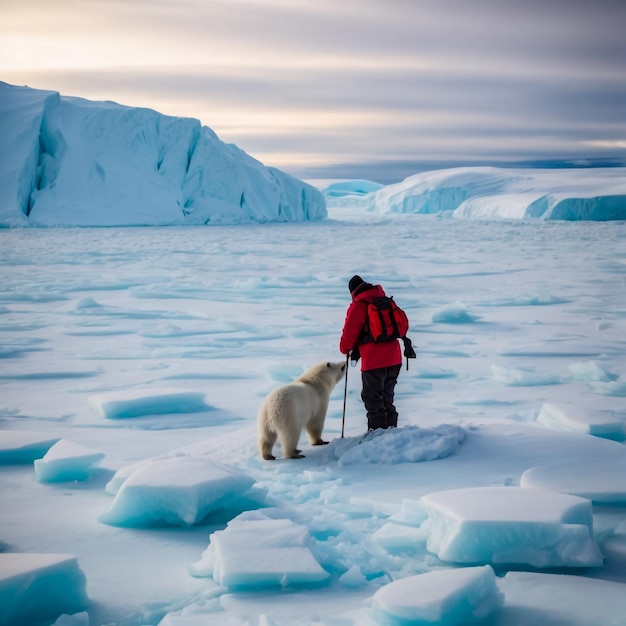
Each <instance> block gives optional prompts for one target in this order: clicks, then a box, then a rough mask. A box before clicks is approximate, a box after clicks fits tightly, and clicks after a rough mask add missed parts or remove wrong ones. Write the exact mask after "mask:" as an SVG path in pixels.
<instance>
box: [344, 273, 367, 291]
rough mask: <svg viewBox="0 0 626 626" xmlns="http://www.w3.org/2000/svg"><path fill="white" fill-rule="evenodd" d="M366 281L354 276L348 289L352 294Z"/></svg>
mask: <svg viewBox="0 0 626 626" xmlns="http://www.w3.org/2000/svg"><path fill="white" fill-rule="evenodd" d="M364 282H365V281H364V280H363V279H362V278H361V277H360V276H356V275H355V276H353V277H352V278H351V279H350V282H349V283H348V289H349V290H350V293H352V292H353V291H354V290H355V289H356V288H357V287H358V286H359V285H362V284H363V283H364Z"/></svg>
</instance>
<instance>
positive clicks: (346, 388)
mask: <svg viewBox="0 0 626 626" xmlns="http://www.w3.org/2000/svg"><path fill="white" fill-rule="evenodd" d="M349 360H350V353H349V352H348V354H346V384H345V386H344V388H343V414H342V416H341V438H342V439H343V429H344V426H345V424H346V398H347V397H348V366H349V365H350V363H349Z"/></svg>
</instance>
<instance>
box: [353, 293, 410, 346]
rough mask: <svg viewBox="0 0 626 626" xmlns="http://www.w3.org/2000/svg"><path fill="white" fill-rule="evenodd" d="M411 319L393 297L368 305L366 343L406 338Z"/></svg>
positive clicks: (377, 299)
mask: <svg viewBox="0 0 626 626" xmlns="http://www.w3.org/2000/svg"><path fill="white" fill-rule="evenodd" d="M408 330H409V319H408V318H407V316H406V313H405V312H404V311H403V310H402V309H401V308H400V307H399V306H398V305H397V304H396V303H395V302H394V300H393V297H391V296H380V297H379V298H376V299H375V300H373V301H372V302H369V303H368V305H367V327H366V334H365V336H364V338H363V341H364V342H367V341H373V342H374V343H380V342H383V341H393V340H394V339H401V338H403V337H406V334H407V332H408Z"/></svg>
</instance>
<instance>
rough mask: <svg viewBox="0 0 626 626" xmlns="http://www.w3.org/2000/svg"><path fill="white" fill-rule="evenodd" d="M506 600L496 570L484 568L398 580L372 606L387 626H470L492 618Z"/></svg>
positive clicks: (383, 588)
mask: <svg viewBox="0 0 626 626" xmlns="http://www.w3.org/2000/svg"><path fill="white" fill-rule="evenodd" d="M503 599H504V598H503V595H502V593H501V592H500V591H499V590H498V587H497V585H496V576H495V573H494V571H493V569H492V568H491V567H490V566H489V565H484V566H482V567H467V568H463V569H448V570H438V571H432V572H427V573H425V574H418V575H417V576H409V577H407V578H403V579H401V580H396V581H394V582H392V583H390V584H388V585H385V586H384V587H382V588H381V589H379V590H378V591H377V592H376V593H375V594H374V597H373V603H372V606H373V609H374V614H378V615H379V616H380V617H381V618H382V621H383V622H385V623H386V622H389V621H391V623H392V624H394V623H398V624H411V625H415V626H421V625H426V624H439V625H446V624H465V625H467V626H469V624H473V623H475V622H479V621H481V620H483V619H485V618H486V617H488V616H489V615H491V614H492V613H493V612H494V611H495V610H496V609H497V608H498V607H499V606H500V605H501V604H502V602H503ZM390 618H391V619H390Z"/></svg>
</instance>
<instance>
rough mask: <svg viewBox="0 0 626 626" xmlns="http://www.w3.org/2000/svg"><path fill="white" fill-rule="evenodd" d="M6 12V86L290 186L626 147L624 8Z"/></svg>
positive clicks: (380, 5) (192, 1)
mask: <svg viewBox="0 0 626 626" xmlns="http://www.w3.org/2000/svg"><path fill="white" fill-rule="evenodd" d="M2 4H3V7H2V14H3V18H6V19H3V21H2V22H1V23H0V37H1V38H2V40H3V48H4V49H5V50H6V51H7V52H8V54H6V55H4V56H3V59H2V60H0V70H1V71H2V78H3V79H4V80H7V81H9V82H13V83H15V84H29V85H31V86H33V87H40V88H47V89H54V90H57V91H60V92H61V93H63V94H64V95H80V96H83V97H87V98H92V99H110V100H116V101H118V102H121V103H123V104H128V105H132V106H147V107H152V108H155V109H157V110H159V111H162V112H164V113H167V114H171V115H180V116H190V117H196V118H198V119H200V120H201V121H202V123H203V124H206V125H208V126H210V127H211V128H213V129H214V130H215V131H216V132H217V133H218V134H219V135H220V136H221V137H222V139H224V140H226V141H230V142H233V143H237V144H238V145H240V147H242V148H243V149H245V150H247V151H249V152H251V153H252V154H253V155H254V156H256V157H257V158H260V159H261V160H262V161H264V162H268V164H271V165H277V166H279V167H283V168H284V169H287V170H288V171H289V170H290V167H291V166H293V167H291V169H293V170H295V169H298V171H300V169H299V168H300V165H301V164H303V163H308V164H313V165H314V164H315V163H317V164H319V165H320V166H324V167H327V166H328V165H329V164H332V163H344V162H345V163H351V164H354V166H355V167H356V164H358V162H359V161H362V162H363V163H373V162H378V161H380V160H382V161H384V162H385V163H391V162H397V163H410V162H417V161H429V160H432V159H445V158H446V157H447V158H448V159H450V160H451V161H452V160H466V161H468V162H470V161H472V160H478V161H480V160H484V159H490V158H503V157H504V156H506V158H515V155H517V157H518V158H519V159H525V158H528V157H529V155H534V157H535V158H551V157H552V156H554V155H558V158H561V157H568V156H569V157H572V158H574V157H576V158H583V157H585V156H590V157H595V156H598V155H606V156H611V155H614V154H615V152H616V151H618V150H620V149H621V148H620V146H621V144H620V143H619V142H620V141H623V140H624V139H625V138H626V120H625V119H624V114H623V111H624V110H626V108H625V105H626V62H625V59H626V41H625V39H626V38H624V37H623V33H622V30H623V24H624V23H626V3H623V2H621V1H608V0H598V1H597V2H595V3H589V2H587V1H585V0H570V1H568V2H566V3H564V2H562V1H556V0H525V2H524V3H503V2H501V1H500V0H473V1H472V2H467V1H466V0H419V1H416V0H342V2H337V1H336V0H332V1H330V0H299V1H298V2H292V1H291V0H178V1H173V0H171V1H170V0H168V1H166V0H150V2H148V1H147V0H134V1H133V2H125V1H123V0H97V1H96V0H74V1H73V2H70V1H60V2H56V3H54V7H52V6H51V5H50V4H49V3H48V2H47V1H45V2H44V1H43V0H22V2H20V3H8V2H7V1H6V0H2ZM367 167H369V165H368V166H367Z"/></svg>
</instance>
